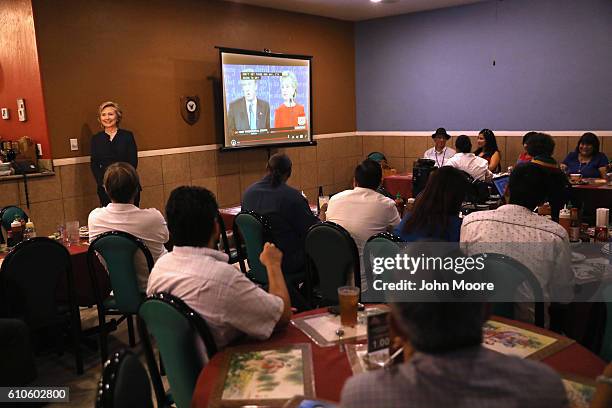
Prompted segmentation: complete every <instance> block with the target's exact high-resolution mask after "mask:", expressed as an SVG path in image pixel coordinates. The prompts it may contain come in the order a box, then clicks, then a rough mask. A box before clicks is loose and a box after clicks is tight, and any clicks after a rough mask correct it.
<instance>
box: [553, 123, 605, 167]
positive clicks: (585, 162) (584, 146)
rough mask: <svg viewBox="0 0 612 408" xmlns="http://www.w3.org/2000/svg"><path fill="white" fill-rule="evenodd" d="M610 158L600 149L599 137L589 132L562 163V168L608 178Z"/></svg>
mask: <svg viewBox="0 0 612 408" xmlns="http://www.w3.org/2000/svg"><path fill="white" fill-rule="evenodd" d="M607 166H608V158H607V157H606V155H605V154H603V153H602V152H600V151H599V138H598V137H597V136H596V135H595V133H591V132H587V133H585V134H584V135H582V137H581V138H580V140H578V144H577V145H576V150H575V151H573V152H571V153H569V154H568V155H567V157H566V158H565V160H563V162H562V163H561V169H562V170H563V171H565V172H566V173H569V174H578V173H580V174H581V175H582V177H587V178H590V177H593V178H606V169H607Z"/></svg>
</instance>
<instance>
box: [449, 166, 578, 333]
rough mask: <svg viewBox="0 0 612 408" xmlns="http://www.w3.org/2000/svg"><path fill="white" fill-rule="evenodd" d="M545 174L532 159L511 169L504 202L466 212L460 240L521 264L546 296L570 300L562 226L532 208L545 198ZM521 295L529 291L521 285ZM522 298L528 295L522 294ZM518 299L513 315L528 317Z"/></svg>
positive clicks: (570, 278)
mask: <svg viewBox="0 0 612 408" xmlns="http://www.w3.org/2000/svg"><path fill="white" fill-rule="evenodd" d="M547 181H548V175H547V173H546V171H545V170H544V169H542V168H541V167H540V166H538V165H536V164H533V163H525V164H520V165H518V166H516V167H515V168H514V170H513V171H512V174H511V175H510V180H509V181H508V187H507V193H506V194H507V195H509V200H508V202H509V204H506V205H502V206H501V207H499V208H498V209H496V210H491V211H478V212H474V213H471V214H469V215H468V216H466V217H465V218H464V219H463V224H462V225H461V242H462V243H464V244H465V245H464V247H465V248H466V250H467V251H468V252H469V253H471V254H474V253H481V252H495V253H500V254H503V255H507V256H509V257H511V258H514V259H516V260H517V261H519V262H520V263H522V264H523V265H525V266H526V267H527V268H528V269H529V270H530V271H531V272H532V273H533V274H534V275H535V277H536V278H537V279H538V281H539V282H540V285H541V286H542V292H543V294H544V299H545V300H550V299H553V300H554V301H556V302H564V301H565V302H567V301H570V300H571V299H572V293H573V284H574V274H573V273H572V269H571V261H570V254H571V251H570V247H569V239H568V236H567V232H566V231H565V229H564V228H563V227H562V226H561V225H559V224H557V223H556V222H553V221H551V220H549V219H547V218H545V217H542V216H539V215H538V214H537V213H534V212H533V209H534V208H536V207H537V206H539V205H541V204H542V203H544V200H545V198H546V195H547V193H546V188H545V186H546V183H547ZM520 291H521V295H522V296H528V293H526V292H525V290H524V289H523V290H521V289H520ZM526 299H527V298H526ZM525 305H526V304H525V303H520V304H519V307H520V308H521V309H520V310H519V316H516V317H517V318H519V319H521V320H524V321H527V322H533V320H534V315H533V308H531V307H529V308H527V307H525Z"/></svg>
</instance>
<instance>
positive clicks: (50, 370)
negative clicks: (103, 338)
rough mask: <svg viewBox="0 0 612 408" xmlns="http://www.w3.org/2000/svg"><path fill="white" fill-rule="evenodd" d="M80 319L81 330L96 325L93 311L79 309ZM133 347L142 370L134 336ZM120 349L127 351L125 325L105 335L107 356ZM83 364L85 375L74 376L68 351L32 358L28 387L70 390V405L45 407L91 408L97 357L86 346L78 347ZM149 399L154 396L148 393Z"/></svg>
mask: <svg viewBox="0 0 612 408" xmlns="http://www.w3.org/2000/svg"><path fill="white" fill-rule="evenodd" d="M81 320H82V324H83V328H87V327H92V326H95V325H97V322H98V316H97V313H96V308H95V307H92V308H89V309H81ZM91 339H92V340H93V343H94V344H95V341H96V340H97V336H92V337H91ZM136 341H137V344H136V346H135V347H134V348H133V349H131V350H132V351H133V352H134V353H136V354H137V355H138V356H139V357H140V360H141V362H142V364H143V366H145V367H146V363H145V358H144V352H143V349H142V347H141V343H140V340H139V337H138V335H136ZM122 348H129V345H128V333H127V324H126V323H125V322H123V323H121V324H120V325H119V327H118V328H117V330H116V331H114V332H113V333H112V334H111V335H110V336H109V355H111V353H114V352H116V351H119V350H120V349H122ZM82 353H83V361H84V369H85V372H84V373H83V374H82V375H80V376H78V375H77V374H76V369H75V364H74V355H73V354H72V353H71V352H70V351H68V350H67V351H66V352H65V353H64V354H63V355H62V356H58V355H57V354H55V353H45V354H43V355H39V356H37V357H36V368H37V370H38V377H37V378H36V380H35V381H34V382H33V383H32V384H30V385H32V386H67V387H69V388H70V404H69V405H66V404H60V403H54V404H48V405H47V406H49V407H58V408H65V407H67V406H70V407H93V406H94V404H95V393H96V388H97V385H98V381H99V379H100V375H101V373H102V366H101V364H100V354H99V351H98V350H97V349H96V350H94V349H92V348H90V347H87V346H83V347H82ZM163 380H164V385H165V387H166V389H168V384H167V380H166V378H165V377H164V378H163ZM151 395H152V398H153V400H154V399H155V394H154V393H153V391H151Z"/></svg>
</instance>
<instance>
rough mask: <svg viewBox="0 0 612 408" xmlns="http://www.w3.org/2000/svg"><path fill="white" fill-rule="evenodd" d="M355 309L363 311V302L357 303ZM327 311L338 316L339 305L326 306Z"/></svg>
mask: <svg viewBox="0 0 612 408" xmlns="http://www.w3.org/2000/svg"><path fill="white" fill-rule="evenodd" d="M357 310H358V311H360V312H363V311H364V310H365V305H364V304H363V303H357ZM327 311H328V312H329V313H330V314H333V315H334V316H338V315H339V314H340V305H334V306H330V307H328V308H327Z"/></svg>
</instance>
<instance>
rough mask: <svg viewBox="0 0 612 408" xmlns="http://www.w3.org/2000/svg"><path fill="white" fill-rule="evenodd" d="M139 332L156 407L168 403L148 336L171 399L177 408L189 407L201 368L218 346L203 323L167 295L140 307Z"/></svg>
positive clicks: (199, 318) (185, 307)
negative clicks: (159, 360) (155, 396)
mask: <svg viewBox="0 0 612 408" xmlns="http://www.w3.org/2000/svg"><path fill="white" fill-rule="evenodd" d="M138 315H139V317H140V319H139V324H138V329H139V331H140V337H141V339H142V341H143V344H144V348H145V355H146V357H147V363H148V366H149V372H150V373H151V376H152V378H153V377H154V378H153V385H154V389H155V393H156V395H157V401H158V406H159V405H164V404H165V403H166V401H167V397H166V394H165V391H164V389H163V385H162V383H161V378H160V377H159V372H158V371H157V364H156V362H155V354H154V352H153V347H152V344H151V341H150V338H149V334H151V335H152V336H153V337H154V338H155V340H156V342H157V347H158V348H159V351H160V354H161V358H162V359H163V362H164V368H165V371H166V373H167V376H168V382H169V383H170V389H171V390H172V397H171V399H172V400H173V401H174V402H175V403H176V406H177V407H178V408H187V407H189V406H191V397H192V395H193V390H194V389H195V385H196V382H197V379H198V376H199V375H200V371H202V368H203V367H204V366H205V365H206V364H207V363H208V360H209V359H210V358H212V356H213V355H214V354H215V353H216V352H217V346H216V344H215V341H214V339H213V336H212V334H211V332H210V329H209V327H208V324H207V323H206V321H205V320H204V319H203V318H202V317H201V316H200V315H199V314H198V313H197V312H195V311H193V310H192V309H191V308H190V307H189V306H187V304H185V302H183V301H182V300H181V299H179V298H177V297H175V296H172V295H170V294H168V293H163V292H162V293H156V294H154V295H152V296H149V297H148V298H147V299H146V300H145V301H144V302H143V303H142V305H141V306H140V309H139V311H138Z"/></svg>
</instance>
